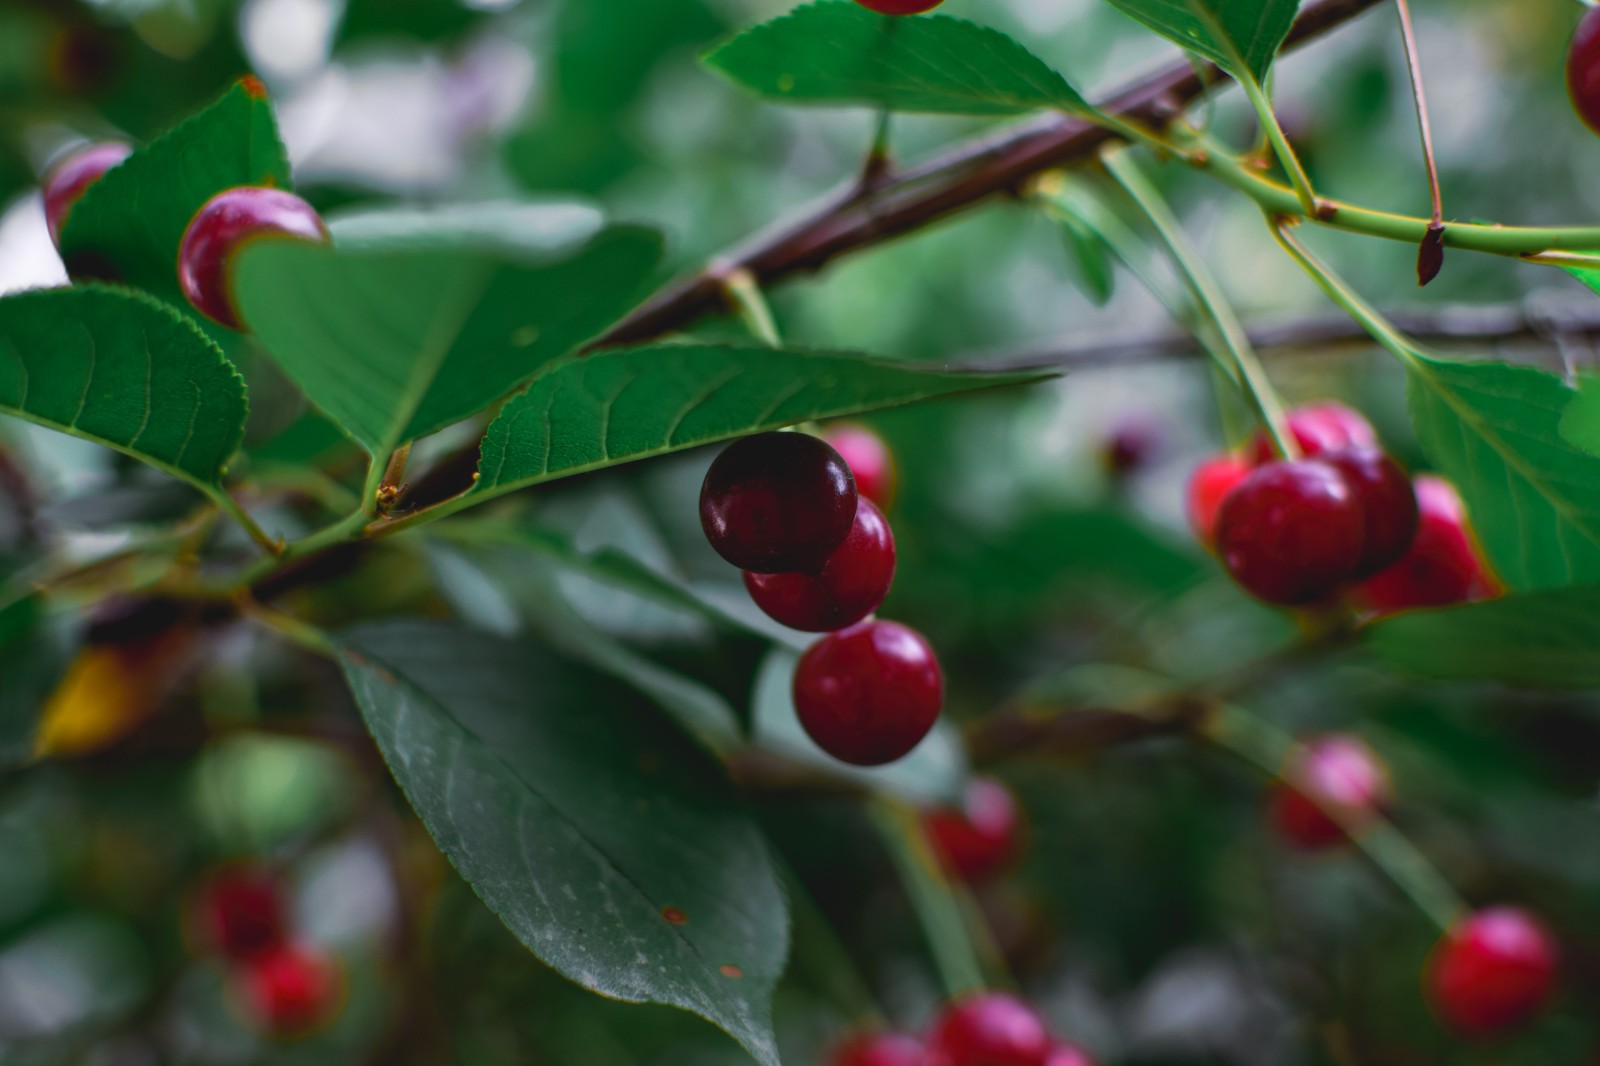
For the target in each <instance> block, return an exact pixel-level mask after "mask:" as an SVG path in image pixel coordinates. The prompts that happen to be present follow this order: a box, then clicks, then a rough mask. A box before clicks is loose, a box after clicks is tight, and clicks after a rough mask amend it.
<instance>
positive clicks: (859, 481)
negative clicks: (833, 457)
mask: <svg viewBox="0 0 1600 1066" xmlns="http://www.w3.org/2000/svg"><path fill="white" fill-rule="evenodd" d="M822 439H823V440H825V441H827V442H828V443H829V444H831V445H833V448H834V451H836V452H838V453H839V454H840V455H841V456H843V457H844V461H845V462H846V463H847V464H848V465H849V467H850V472H851V473H853V474H854V475H855V476H856V491H857V492H859V493H860V494H861V495H863V496H865V497H866V498H867V499H869V500H871V501H872V502H873V503H875V504H877V505H878V506H879V507H880V508H882V509H883V510H884V511H888V510H889V507H890V505H891V504H893V503H894V493H895V489H896V488H897V487H899V483H900V477H899V471H898V470H897V469H896V467H895V462H894V453H893V452H891V451H890V450H889V446H888V445H887V444H885V443H884V440H883V438H882V437H880V436H878V435H877V434H876V433H874V432H873V431H872V430H870V429H868V428H867V427H866V426H862V425H857V424H855V423H853V422H847V423H845V424H844V425H841V426H833V427H831V428H830V429H829V430H828V431H827V432H826V433H824V434H823V435H822Z"/></svg>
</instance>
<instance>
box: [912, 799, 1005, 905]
mask: <svg viewBox="0 0 1600 1066" xmlns="http://www.w3.org/2000/svg"><path fill="white" fill-rule="evenodd" d="M922 824H923V827H924V829H925V830H926V831H927V834H928V839H929V841H930V842H931V843H932V844H933V850H934V851H935V852H936V853H937V854H938V856H939V859H940V861H941V862H942V863H943V864H944V867H945V871H946V872H947V873H948V874H949V875H950V876H951V877H954V878H957V879H959V880H962V881H968V882H972V881H981V880H984V879H985V878H988V877H992V876H994V875H995V874H997V873H1000V872H1001V871H1002V870H1004V869H1005V868H1006V867H1008V866H1010V865H1011V864H1012V863H1013V862H1014V861H1015V860H1016V858H1017V856H1018V854H1019V853H1020V852H1021V850H1022V836H1023V821H1022V809H1021V807H1020V806H1019V805H1018V804H1017V798H1016V796H1014V795H1012V793H1011V790H1010V789H1009V788H1007V787H1006V786H1005V785H1003V784H1001V783H1000V782H999V781H997V780H995V779H994V778H992V777H974V778H973V779H972V780H971V781H970V782H968V784H967V789H966V793H965V795H964V796H963V797H962V802H961V805H960V806H959V807H943V808H938V809H935V810H930V811H928V812H927V813H925V814H924V815H923V816H922Z"/></svg>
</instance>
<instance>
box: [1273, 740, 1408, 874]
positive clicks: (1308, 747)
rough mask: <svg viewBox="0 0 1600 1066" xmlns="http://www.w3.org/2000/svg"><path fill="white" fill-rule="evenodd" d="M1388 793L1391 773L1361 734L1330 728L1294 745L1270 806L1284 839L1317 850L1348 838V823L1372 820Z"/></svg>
mask: <svg viewBox="0 0 1600 1066" xmlns="http://www.w3.org/2000/svg"><path fill="white" fill-rule="evenodd" d="M1390 796H1391V788H1390V784H1389V772H1388V770H1387V769H1386V768H1385V767H1384V765H1383V760H1382V759H1380V758H1378V756H1377V753H1375V752H1374V751H1373V750H1372V749H1371V748H1369V747H1367V745H1366V743H1365V742H1363V741H1362V740H1361V739H1360V738H1359V737H1353V736H1350V735H1349V734H1345V733H1329V734H1327V735H1325V736H1320V737H1316V738H1313V739H1311V740H1308V741H1307V742H1306V743H1305V744H1303V745H1301V746H1300V747H1299V748H1297V749H1296V750H1295V753H1294V755H1293V756H1292V757H1291V761H1290V763H1289V766H1288V767H1287V768H1286V769H1285V771H1284V780H1283V781H1282V782H1281V783H1279V784H1278V785H1276V786H1275V787H1274V789H1273V791H1272V795H1271V800H1270V801H1269V810H1270V812H1271V817H1272V823H1273V825H1274V826H1276V827H1277V830H1278V832H1279V833H1281V834H1282V835H1283V837H1284V839H1285V840H1287V841H1288V842H1289V843H1291V844H1293V845H1295V846H1296V847H1299V848H1304V849H1306V850H1308V851H1319V850H1322V849H1324V848H1330V847H1333V846H1335V845H1337V844H1342V843H1344V841H1345V840H1346V839H1347V837H1346V833H1345V828H1344V827H1345V826H1346V825H1355V826H1357V827H1361V826H1365V825H1368V824H1370V823H1371V822H1372V821H1374V820H1375V819H1376V818H1377V817H1378V816H1379V814H1381V812H1382V811H1383V809H1384V808H1385V807H1386V806H1388V804H1389V800H1390ZM1330 811H1336V812H1338V813H1339V815H1340V817H1341V818H1342V819H1343V821H1340V820H1339V818H1335V817H1333V815H1332V814H1330V813H1329V812H1330Z"/></svg>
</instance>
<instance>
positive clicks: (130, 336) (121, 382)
mask: <svg viewBox="0 0 1600 1066" xmlns="http://www.w3.org/2000/svg"><path fill="white" fill-rule="evenodd" d="M247 407H248V405H247V402H246V400H245V389H244V380H243V379H242V378H241V377H240V376H239V373H238V371H237V370H235V369H234V368H233V364H231V363H229V362H228V360H227V358H226V357H225V356H224V355H223V354H222V352H221V350H220V349H219V348H217V346H216V345H215V344H214V343H212V341H211V340H210V339H209V338H207V336H206V335H205V334H204V333H202V332H201V331H200V328H199V327H198V326H196V325H195V324H194V323H193V322H192V321H191V320H189V319H187V318H184V317H183V316H182V315H179V314H178V313H177V312H176V311H174V310H173V309H172V308H171V307H168V306H167V305H165V304H162V303H160V302H158V301H156V300H153V299H151V298H150V297H148V296H145V295H143V294H141V293H137V292H132V291H125V290H120V289H111V288H106V287H103V286H98V285H80V286H75V287H73V288H70V289H44V290H36V291H33V292H25V293H21V294H19V295H16V296H8V297H6V298H5V299H0V410H3V411H7V412H9V413H11V414H15V415H20V416H21V417H23V418H26V419H28V420H29V421H32V422H37V423H38V424H40V425H42V426H48V427H50V428H51V429H59V430H61V431H62V432H65V433H71V434H72V435H73V436H77V437H83V438H85V439H86V440H92V441H95V442H97V443H100V444H104V445H107V446H109V447H112V448H115V449H117V450H118V451H120V452H125V453H127V454H128V455H131V456H133V457H134V458H136V459H142V460H144V461H145V462H147V463H150V464H151V465H153V466H156V467H159V468H161V469H162V470H165V471H167V472H168V473H170V474H174V475H176V476H177V477H181V478H183V479H184V480H186V481H189V482H191V483H193V484H195V485H198V486H200V487H202V488H207V487H211V486H215V485H217V484H218V483H219V482H220V481H221V480H222V473H223V469H224V466H225V464H226V463H227V462H228V459H229V457H231V456H232V455H233V453H234V452H235V451H236V450H237V449H238V447H239V442H240V440H242V439H243V437H244V423H245V415H246V413H247Z"/></svg>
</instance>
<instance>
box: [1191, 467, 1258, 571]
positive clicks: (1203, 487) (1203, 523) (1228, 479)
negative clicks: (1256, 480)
mask: <svg viewBox="0 0 1600 1066" xmlns="http://www.w3.org/2000/svg"><path fill="white" fill-rule="evenodd" d="M1250 470H1251V466H1250V464H1249V463H1248V462H1246V461H1245V460H1244V459H1242V458H1241V457H1239V456H1237V455H1215V456H1212V457H1211V458H1210V459H1207V460H1206V461H1205V462H1203V463H1201V464H1200V465H1199V466H1197V467H1195V470H1194V473H1192V474H1190V475H1189V493H1188V504H1189V506H1188V510H1189V527H1190V528H1191V529H1193V530H1194V535H1195V539H1196V540H1198V541H1199V542H1200V543H1201V544H1204V545H1205V546H1206V547H1208V548H1209V547H1211V546H1212V545H1214V544H1215V543H1216V540H1217V512H1218V511H1220V510H1222V501H1223V500H1225V499H1227V497H1228V493H1230V492H1232V491H1233V490H1234V488H1235V487H1236V486H1238V484H1239V482H1241V481H1243V480H1244V479H1245V478H1247V477H1249V476H1250Z"/></svg>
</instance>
